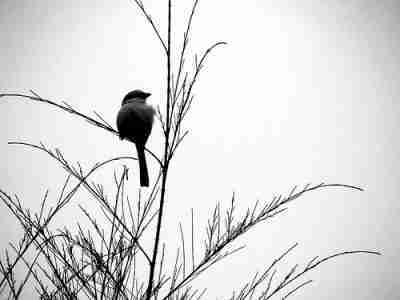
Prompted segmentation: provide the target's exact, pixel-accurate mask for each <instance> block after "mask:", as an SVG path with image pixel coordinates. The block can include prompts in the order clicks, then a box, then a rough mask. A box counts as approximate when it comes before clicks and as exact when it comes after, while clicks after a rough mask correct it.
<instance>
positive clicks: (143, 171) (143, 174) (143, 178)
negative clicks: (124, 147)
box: [136, 144, 149, 186]
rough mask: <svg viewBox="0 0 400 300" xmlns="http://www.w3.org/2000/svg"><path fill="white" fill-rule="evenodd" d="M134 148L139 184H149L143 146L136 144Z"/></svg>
mask: <svg viewBox="0 0 400 300" xmlns="http://www.w3.org/2000/svg"><path fill="white" fill-rule="evenodd" d="M136 150H137V155H138V160H139V172H140V186H149V173H148V171H147V163H146V155H145V153H144V146H141V145H138V144H136Z"/></svg>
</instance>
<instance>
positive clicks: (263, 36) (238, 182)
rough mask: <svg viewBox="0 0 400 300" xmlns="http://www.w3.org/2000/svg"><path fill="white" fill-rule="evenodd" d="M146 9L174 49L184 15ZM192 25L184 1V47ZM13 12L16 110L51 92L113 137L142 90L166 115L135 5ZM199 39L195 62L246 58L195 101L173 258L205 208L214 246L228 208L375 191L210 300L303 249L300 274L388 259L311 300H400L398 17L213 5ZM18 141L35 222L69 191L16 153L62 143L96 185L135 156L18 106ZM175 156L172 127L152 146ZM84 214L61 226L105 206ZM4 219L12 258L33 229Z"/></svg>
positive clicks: (5, 155) (253, 259) (11, 165)
mask: <svg viewBox="0 0 400 300" xmlns="http://www.w3.org/2000/svg"><path fill="white" fill-rule="evenodd" d="M143 2H144V3H145V4H146V6H147V7H148V9H149V11H150V12H151V14H152V15H153V16H154V18H155V19H157V22H158V23H159V24H160V25H161V26H162V28H163V30H162V31H163V34H164V35H165V33H166V31H165V25H166V24H165V20H166V8H167V7H166V2H167V1H161V0H143ZM164 2H165V3H164ZM82 3H84V4H82ZM160 3H163V4H160ZM188 7H189V1H187V0H180V1H175V5H174V18H175V19H174V20H175V21H176V24H175V27H174V30H175V33H177V34H176V35H175V36H174V37H175V38H176V39H178V38H181V37H182V31H183V20H184V17H187V13H188V10H187V8H188ZM0 12H1V16H0V36H1V44H2V45H1V47H0V91H1V92H28V91H29V89H33V90H34V91H36V92H37V93H39V94H40V95H41V96H42V97H46V98H50V99H53V100H56V101H67V102H68V103H69V104H71V105H72V106H73V107H75V108H76V109H78V110H80V111H82V112H86V113H91V111H93V110H96V111H97V112H99V113H101V114H102V115H103V116H104V118H105V119H106V120H107V121H109V122H110V123H112V124H115V117H116V114H117V111H118V109H119V106H120V103H121V99H122V97H123V96H124V95H125V94H126V93H127V92H128V91H130V90H133V89H136V88H141V89H144V90H146V91H150V92H151V93H152V96H151V97H150V98H149V100H150V103H151V104H152V105H154V106H156V105H163V104H164V99H165V77H166V75H165V73H166V72H165V61H164V58H163V57H162V52H161V47H160V45H159V43H158V40H157V39H156V37H155V36H154V35H153V33H152V31H151V28H150V26H149V25H148V24H147V23H146V22H145V20H144V18H143V17H142V16H141V15H140V13H139V11H138V10H137V9H136V7H135V6H134V5H133V4H132V3H131V2H130V1H128V0H119V1H89V0H87V1H50V0H41V1H24V0H18V1H15V0H2V1H1V2H0ZM193 26H194V29H193V35H192V42H193V43H192V47H191V50H195V51H198V52H200V51H203V50H204V49H205V48H206V47H207V46H209V45H210V44H211V43H213V42H215V41H220V40H222V41H226V42H228V45H227V46H223V47H221V48H219V49H217V50H216V51H215V52H214V53H213V54H212V55H211V56H210V58H209V60H208V61H207V63H206V67H205V69H204V71H203V73H202V76H201V77H200V81H199V82H198V85H197V86H196V88H195V95H196V98H195V102H194V104H193V107H192V111H191V112H190V114H189V116H188V121H187V123H186V126H187V128H188V129H190V134H189V136H188V137H187V139H186V140H185V142H184V143H183V145H182V147H181V148H180V150H179V151H178V152H177V156H176V159H175V160H174V161H173V164H172V169H171V173H170V176H171V177H170V178H169V184H170V186H169V190H168V196H167V208H166V221H165V229H164V236H165V240H166V241H169V242H170V244H173V243H174V242H176V241H177V240H179V237H178V236H176V233H177V232H178V231H177V229H178V221H179V220H182V221H185V222H188V221H189V219H188V216H189V215H190V209H191V208H193V209H194V211H195V212H196V217H197V220H198V222H197V224H198V231H199V232H201V230H202V229H203V228H204V227H205V219H204V218H205V217H206V216H207V215H209V214H210V212H211V209H212V208H213V207H214V205H215V203H216V201H221V202H222V203H223V204H225V205H228V204H229V201H230V197H231V194H232V192H233V191H235V193H236V195H237V200H238V206H239V207H242V208H247V207H249V206H252V205H253V204H254V203H255V201H256V200H257V199H258V200H260V201H269V200H271V199H272V196H273V195H277V194H281V193H282V194H287V193H288V192H289V191H290V189H291V188H292V187H293V186H295V185H300V186H302V185H304V184H306V183H316V184H317V183H320V182H326V183H345V184H352V185H358V186H361V187H362V188H364V189H365V191H364V192H356V191H349V190H342V189H332V188H331V189H326V190H320V191H316V192H311V193H309V194H307V195H305V196H304V197H302V198H300V199H298V200H296V201H295V202H293V203H292V204H290V206H289V210H288V211H287V212H286V213H285V214H283V215H281V216H279V217H277V218H276V219H274V220H273V221H272V222H270V223H268V224H263V225H259V226H258V227H257V228H256V229H255V230H253V231H251V232H249V234H248V235H247V238H242V239H241V240H240V241H239V244H238V245H239V246H240V245H242V244H244V243H245V244H246V245H247V247H246V248H245V249H244V250H242V251H241V252H239V253H238V254H236V256H235V257H232V258H230V259H227V260H226V261H224V262H221V263H220V264H219V265H217V266H214V267H213V269H212V270H211V271H210V273H208V275H205V276H202V277H200V278H199V280H198V281H197V285H196V287H199V288H202V287H207V288H208V292H207V295H206V296H205V299H215V298H217V297H218V299H225V298H227V297H228V296H230V295H231V293H232V290H233V289H234V288H235V287H236V286H238V285H241V286H242V285H243V284H244V283H246V280H249V279H250V278H251V276H252V275H254V273H255V272H256V271H262V270H263V268H265V266H268V265H269V264H270V263H271V262H272V260H273V259H274V258H275V257H276V256H278V255H279V254H280V253H282V252H283V251H284V250H285V249H287V248H288V247H289V246H290V245H292V244H293V243H294V242H299V247H298V249H297V250H296V253H295V255H294V256H292V257H291V259H292V260H291V263H293V264H294V263H300V264H301V263H306V262H307V261H308V260H309V259H310V258H312V257H314V256H316V255H319V256H325V255H329V254H333V253H334V252H335V251H343V250H361V249H363V250H378V251H381V252H383V254H384V255H383V256H381V257H377V256H365V255H360V256H351V257H350V256H349V257H342V258H338V259H337V260H336V261H331V262H330V263H328V264H326V265H324V266H322V267H320V268H319V269H318V270H317V271H315V272H313V273H310V274H309V275H308V277H307V278H310V279H315V282H314V283H312V284H311V285H310V286H308V287H306V288H304V289H303V290H301V291H299V292H298V294H297V297H296V299H367V300H368V299H371V300H372V299H374V300H375V299H398V298H400V291H399V278H400V271H399V270H400V262H399V260H400V247H399V245H400V242H399V236H400V234H399V233H400V232H399V228H400V222H399V216H400V204H399V203H400V202H399V199H398V197H399V193H400V188H399V185H398V182H399V179H400V151H399V150H400V145H399V142H398V140H399V138H398V137H399V135H398V132H397V129H398V128H399V125H400V122H399V117H400V103H399V96H400V67H399V62H400V52H399V47H400V7H399V5H398V1H397V0H393V1H389V0H382V1H368V0H363V1H362V0H348V1H341V0H337V1H333V0H330V1H317V0H303V1H295V0H280V1H265V0H264V1H256V0H247V1H231V0H213V1H211V0H201V1H200V5H199V10H198V14H197V16H196V18H195V21H194V24H193ZM173 45H174V46H175V47H176V46H178V45H180V40H179V43H178V41H177V40H174V41H173ZM175 49H176V48H175ZM192 53H194V52H192ZM0 126H1V128H2V130H1V131H0V154H1V160H0V170H1V172H0V188H1V189H2V190H4V191H6V192H8V193H9V194H14V193H17V194H18V195H19V196H20V198H21V199H22V201H23V202H24V203H25V204H26V205H27V206H28V207H31V208H32V209H38V204H39V202H40V198H41V197H42V196H43V194H44V192H45V190H46V189H47V188H49V187H50V192H51V193H52V194H51V195H53V196H54V197H55V196H56V195H57V191H58V190H59V188H60V187H61V186H62V183H63V178H64V175H65V173H64V171H63V170H62V169H61V168H60V166H58V165H57V164H56V163H55V162H54V161H52V160H51V159H50V158H49V157H47V156H45V155H44V154H43V153H39V152H37V151H31V150H27V149H26V148H22V147H17V146H11V145H8V144H7V142H8V141H26V142H31V143H39V142H44V143H45V144H46V145H48V146H50V147H53V148H55V147H59V148H60V149H62V150H63V153H64V154H65V155H66V157H67V158H68V159H70V160H71V161H80V162H81V163H82V164H83V166H86V167H89V166H91V165H92V164H94V163H95V162H97V161H101V160H105V159H108V158H110V157H113V156H118V155H126V154H131V153H132V152H133V151H134V147H133V146H132V145H129V144H128V143H127V142H121V141H119V140H118V138H117V137H116V136H112V135H110V134H109V133H107V132H104V131H102V130H100V129H98V128H94V127H92V126H90V125H88V124H87V123H85V122H83V121H81V120H79V119H78V118H76V117H73V116H70V115H67V114H65V113H63V112H59V111H57V110H55V109H53V108H51V107H48V106H46V105H40V104H32V103H27V102H24V101H21V99H16V98H8V99H4V98H2V99H1V102H0ZM161 145H162V144H161V137H160V129H159V124H155V128H154V131H153V134H152V136H151V137H150V140H149V145H148V146H149V147H150V148H151V149H154V151H155V152H159V150H160V149H161ZM133 153H134V152H133ZM148 160H149V164H150V180H152V179H154V176H155V173H154V171H155V164H154V163H153V162H151V159H148ZM130 167H131V168H132V169H133V170H134V169H135V168H136V166H135V165H134V164H132V165H130ZM133 172H134V171H133ZM133 174H134V173H133ZM111 176H112V170H109V173H106V174H105V175H104V177H102V178H101V180H102V182H104V183H106V182H107V181H109V180H112V177H111ZM134 179H136V178H135V177H133V179H132V178H130V180H131V181H133V180H134ZM80 201H81V202H79V201H78V200H77V202H76V203H74V204H73V205H72V206H71V207H70V208H69V209H68V210H67V211H66V213H65V215H64V217H63V218H61V219H59V220H58V221H57V222H60V224H72V223H74V222H75V221H77V219H76V218H77V217H76V216H78V215H79V214H78V213H77V211H78V207H77V205H78V203H83V204H84V205H85V207H89V208H90V207H91V206H94V205H95V203H94V201H90V200H89V199H87V200H85V199H80ZM0 207H1V215H0V216H1V218H0V236H1V243H0V245H1V248H2V249H4V247H5V246H6V243H7V242H8V241H10V240H14V241H15V240H16V238H17V237H18V232H17V229H16V228H18V226H17V223H16V221H15V220H14V219H13V218H12V216H10V213H9V211H8V210H7V209H6V208H5V207H4V206H3V205H2V204H0ZM72 220H73V221H72ZM186 224H188V223H186ZM199 235H200V234H199ZM199 252H200V251H199ZM2 255H3V252H2ZM221 278H223V279H224V280H221ZM26 299H29V296H27V298H26Z"/></svg>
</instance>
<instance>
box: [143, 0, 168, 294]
mask: <svg viewBox="0 0 400 300" xmlns="http://www.w3.org/2000/svg"><path fill="white" fill-rule="evenodd" d="M170 98H171V0H168V44H167V109H166V130H165V144H164V161H163V164H162V182H161V195H160V207H159V210H158V220H157V230H156V236H155V241H154V248H153V257H152V259H151V263H150V272H149V281H148V285H147V291H146V300H150V299H151V296H152V290H153V285H154V270H155V268H156V264H157V253H158V245H159V242H160V233H161V224H162V217H163V211H164V202H165V189H166V183H167V175H168V166H169V159H170V155H169V135H170V130H171V119H170Z"/></svg>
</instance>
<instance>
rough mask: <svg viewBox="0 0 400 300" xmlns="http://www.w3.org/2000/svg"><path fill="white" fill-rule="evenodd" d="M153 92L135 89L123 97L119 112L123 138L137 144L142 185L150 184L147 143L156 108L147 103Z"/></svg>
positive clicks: (119, 125) (119, 126)
mask: <svg viewBox="0 0 400 300" xmlns="http://www.w3.org/2000/svg"><path fill="white" fill-rule="evenodd" d="M150 95H151V93H147V92H144V91H142V90H139V89H138V90H133V91H131V92H129V93H128V94H126V96H125V97H124V98H123V99H122V103H121V108H120V109H119V111H118V114H117V129H118V134H119V138H120V139H121V140H124V139H127V140H129V141H131V142H133V143H134V144H135V146H136V151H137V156H138V161H139V174H140V186H141V187H148V186H149V173H148V170H147V163H146V155H145V145H146V142H147V139H148V138H149V136H150V133H151V129H152V127H153V120H154V113H155V111H154V108H153V107H152V106H151V105H149V104H147V103H146V99H147V98H148V97H149V96H150Z"/></svg>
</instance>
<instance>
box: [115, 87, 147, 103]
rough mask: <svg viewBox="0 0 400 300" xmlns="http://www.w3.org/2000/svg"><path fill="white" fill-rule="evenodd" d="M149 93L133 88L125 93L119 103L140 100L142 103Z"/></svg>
mask: <svg viewBox="0 0 400 300" xmlns="http://www.w3.org/2000/svg"><path fill="white" fill-rule="evenodd" d="M150 95H151V94H150V93H146V92H143V91H142V90H133V91H131V92H129V93H128V94H126V96H125V97H124V99H122V103H121V105H124V104H126V103H129V102H141V103H144V102H146V99H147V97H149V96H150Z"/></svg>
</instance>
